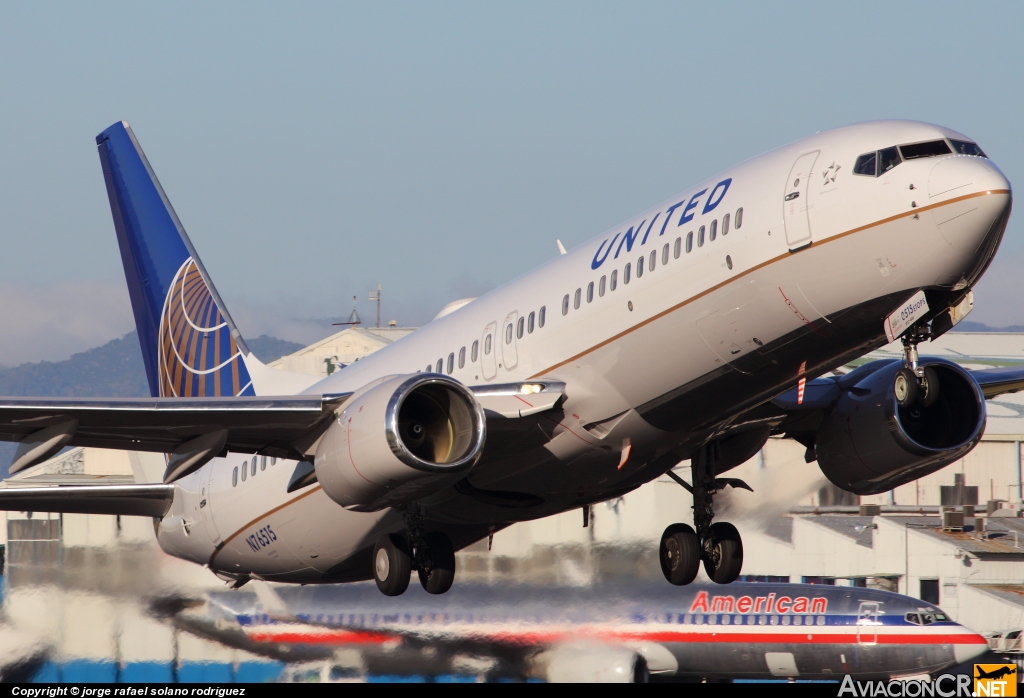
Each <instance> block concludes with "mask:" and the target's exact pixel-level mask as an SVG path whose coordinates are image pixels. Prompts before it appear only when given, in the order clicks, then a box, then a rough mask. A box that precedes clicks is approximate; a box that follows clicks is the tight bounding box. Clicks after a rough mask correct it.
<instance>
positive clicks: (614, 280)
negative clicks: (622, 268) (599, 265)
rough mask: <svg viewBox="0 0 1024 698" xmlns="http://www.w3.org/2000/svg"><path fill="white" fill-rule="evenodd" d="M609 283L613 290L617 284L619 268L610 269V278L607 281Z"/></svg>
mask: <svg viewBox="0 0 1024 698" xmlns="http://www.w3.org/2000/svg"><path fill="white" fill-rule="evenodd" d="M608 283H609V284H610V285H611V289H612V290H613V291H614V290H615V289H616V288H617V287H618V285H619V270H618V269H612V278H611V280H610V281H609V282H608Z"/></svg>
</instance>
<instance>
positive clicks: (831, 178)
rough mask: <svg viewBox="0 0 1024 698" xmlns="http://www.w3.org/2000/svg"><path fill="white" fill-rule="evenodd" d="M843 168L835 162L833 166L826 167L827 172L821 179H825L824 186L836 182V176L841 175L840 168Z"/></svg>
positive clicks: (822, 174)
mask: <svg viewBox="0 0 1024 698" xmlns="http://www.w3.org/2000/svg"><path fill="white" fill-rule="evenodd" d="M841 167H842V165H837V164H836V163H835V162H833V163H832V164H831V165H829V166H828V167H826V168H825V171H824V172H822V173H821V177H822V179H824V181H823V182H822V184H824V185H826V186H827V185H829V184H832V183H833V182H835V181H836V175H837V174H838V173H839V168H841Z"/></svg>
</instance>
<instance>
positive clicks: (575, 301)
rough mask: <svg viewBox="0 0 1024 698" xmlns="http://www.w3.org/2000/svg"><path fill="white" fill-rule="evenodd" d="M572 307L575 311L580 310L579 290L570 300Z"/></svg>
mask: <svg viewBox="0 0 1024 698" xmlns="http://www.w3.org/2000/svg"><path fill="white" fill-rule="evenodd" d="M572 307H573V308H575V309H576V310H579V309H580V289H576V295H575V296H574V297H573V299H572Z"/></svg>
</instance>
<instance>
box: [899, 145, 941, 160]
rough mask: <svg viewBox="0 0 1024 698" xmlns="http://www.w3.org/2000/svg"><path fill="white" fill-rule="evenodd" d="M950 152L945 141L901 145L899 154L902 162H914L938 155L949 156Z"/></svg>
mask: <svg viewBox="0 0 1024 698" xmlns="http://www.w3.org/2000/svg"><path fill="white" fill-rule="evenodd" d="M951 152H953V151H952V150H950V149H949V146H948V145H946V141H928V142H927V143H913V144H911V145H901V146H900V153H901V154H902V155H903V159H904V160H916V159H917V158H934V157H938V156H939V155H949V154H950V153H951Z"/></svg>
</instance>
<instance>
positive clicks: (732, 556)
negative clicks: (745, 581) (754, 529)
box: [704, 521, 743, 584]
mask: <svg viewBox="0 0 1024 698" xmlns="http://www.w3.org/2000/svg"><path fill="white" fill-rule="evenodd" d="M704 550H705V554H704V571H705V572H707V575H708V577H710V578H711V581H712V582H715V583H717V584H730V583H731V582H735V581H736V578H737V577H739V576H740V570H742V569H743V540H742V539H741V538H740V532H739V531H737V530H736V527H735V526H733V525H732V524H731V523H726V522H725V521H719V522H716V523H713V524H711V528H710V529H709V530H708V539H707V542H706V543H705V548H704Z"/></svg>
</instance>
